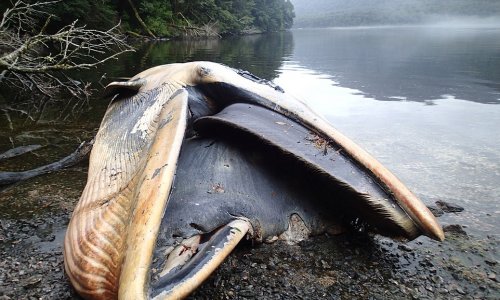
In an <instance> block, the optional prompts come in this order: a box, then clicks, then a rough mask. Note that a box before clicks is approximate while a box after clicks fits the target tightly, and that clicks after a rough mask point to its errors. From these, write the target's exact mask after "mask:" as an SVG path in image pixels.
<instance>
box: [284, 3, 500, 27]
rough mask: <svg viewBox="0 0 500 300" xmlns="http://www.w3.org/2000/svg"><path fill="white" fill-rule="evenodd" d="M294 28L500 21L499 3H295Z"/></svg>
mask: <svg viewBox="0 0 500 300" xmlns="http://www.w3.org/2000/svg"><path fill="white" fill-rule="evenodd" d="M292 2H293V5H294V7H295V13H296V15H297V18H296V19H295V22H294V26H295V27H299V28H300V27H329V26H363V25H366V26H370V25H400V24H422V23H429V22H439V21H443V22H445V21H448V20H456V19H464V18H465V19H472V18H475V19H483V20H484V19H485V18H488V19H496V20H499V21H500V1H498V0H439V1H436V0H420V1H416V0H377V1H372V0H292Z"/></svg>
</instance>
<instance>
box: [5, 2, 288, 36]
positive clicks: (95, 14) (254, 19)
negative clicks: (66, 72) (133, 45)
mask: <svg viewBox="0 0 500 300" xmlns="http://www.w3.org/2000/svg"><path fill="white" fill-rule="evenodd" d="M27 1H32V2H35V1H37V0H27ZM3 4H5V3H3V2H2V4H0V8H1V7H2V6H3ZM136 12H137V14H136ZM50 13H52V14H54V15H55V16H56V17H55V18H54V19H53V25H52V28H60V27H61V26H62V25H66V24H69V23H71V22H73V21H74V20H78V22H79V24H80V25H82V24H85V25H87V28H92V29H101V30H104V29H108V28H110V27H112V26H113V25H116V24H117V23H118V22H120V21H121V26H122V28H123V29H124V30H125V31H131V32H135V33H139V34H143V35H146V32H145V27H144V26H143V25H142V24H141V23H142V22H143V23H144V24H145V25H146V27H147V29H149V30H150V31H152V32H153V33H154V35H156V36H160V37H161V36H176V35H185V34H188V33H187V32H188V30H193V29H194V30H196V29H200V30H201V31H203V30H204V28H207V27H210V28H211V29H212V30H213V31H214V32H216V33H219V34H222V35H231V34H240V33H243V32H258V31H261V32H273V31H280V30H284V29H288V28H291V27H292V25H293V18H294V16H295V14H294V8H293V4H292V3H291V2H290V0H131V1H129V0H62V1H61V2H58V3H56V4H54V5H53V6H52V8H51V10H50ZM137 15H138V16H139V17H137Z"/></svg>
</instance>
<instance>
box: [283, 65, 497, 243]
mask: <svg viewBox="0 0 500 300" xmlns="http://www.w3.org/2000/svg"><path fill="white" fill-rule="evenodd" d="M293 58H299V57H297V56H294V57H293ZM330 72H331V73H334V72H333V71H330ZM336 79H337V78H336V77H333V76H332V75H331V74H325V73H321V72H318V71H315V70H310V69H307V68H305V67H304V66H302V65H301V64H300V63H299V62H287V63H285V64H284V66H283V68H282V69H281V74H280V76H279V77H278V78H277V79H276V80H275V82H276V83H278V84H279V85H280V86H282V87H283V88H284V89H285V90H286V91H288V92H291V93H293V94H296V95H298V96H299V97H300V98H304V99H306V100H307V103H308V104H309V105H310V106H311V107H312V108H313V109H314V110H316V111H318V112H321V113H322V114H323V115H325V117H326V118H327V119H328V120H329V121H330V123H332V124H333V125H334V126H335V127H336V128H338V129H339V130H340V131H341V132H343V133H344V134H346V135H347V136H349V137H350V138H352V139H353V140H354V141H356V142H357V143H358V144H361V145H362V146H363V148H365V149H367V150H368V151H369V152H370V153H372V154H373V155H374V156H375V157H376V158H377V159H378V160H380V161H381V162H382V163H383V164H384V165H386V166H387V167H388V168H389V169H390V170H391V171H393V172H394V173H395V174H396V175H397V176H398V177H400V178H401V179H402V181H403V182H404V183H405V184H407V185H408V186H409V187H410V189H412V190H413V191H414V192H415V193H416V194H417V195H418V196H419V197H420V198H421V199H422V200H423V201H424V202H425V203H426V204H427V205H433V204H434V202H435V201H436V200H444V201H449V202H451V203H456V204H459V205H461V206H464V207H465V208H466V211H465V212H463V213H461V214H460V215H446V216H444V217H442V218H441V222H443V223H444V224H450V223H451V224H454V223H459V224H462V225H465V226H468V227H469V228H468V229H467V231H468V232H469V233H475V234H479V235H485V234H495V229H496V228H498V227H499V226H500V203H499V202H498V201H497V199H499V198H500V186H499V185H498V182H500V164H499V163H498V162H499V161H500V150H499V149H500V133H499V131H498V128H499V127H500V119H499V118H498V116H499V115H500V106H498V105H484V104H480V103H475V102H471V101H466V100H461V99H456V98H455V97H454V96H451V95H447V96H445V97H438V98H436V99H428V100H427V102H424V103H420V102H416V101H408V100H404V101H374V100H380V99H377V98H373V95H366V94H364V93H363V92H362V91H360V90H356V89H352V88H346V87H343V86H341V85H339V83H338V82H337V81H335V80H336ZM428 103H434V104H435V105H428Z"/></svg>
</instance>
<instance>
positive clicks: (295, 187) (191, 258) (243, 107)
mask: <svg viewBox="0 0 500 300" xmlns="http://www.w3.org/2000/svg"><path fill="white" fill-rule="evenodd" d="M194 129H195V130H196V131H197V133H198V136H196V137H193V138H190V139H188V140H185V141H184V144H183V148H182V150H181V154H180V157H179V161H178V170H177V175H176V179H175V182H174V185H173V187H172V192H171V194H170V196H169V202H168V204H167V207H166V210H165V215H164V216H163V220H162V224H161V226H160V232H159V234H158V238H157V245H156V249H155V254H154V259H153V263H152V268H151V275H150V278H151V279H150V281H151V284H150V291H151V295H152V296H153V297H160V296H161V297H163V296H165V295H170V294H173V293H175V295H178V294H179V293H181V294H182V293H183V292H182V289H183V287H185V286H190V287H192V286H193V285H195V284H201V282H202V281H203V280H198V279H199V278H200V277H203V276H205V275H206V274H209V273H211V272H212V271H213V269H214V268H215V267H213V265H212V263H213V264H215V263H217V264H220V263H221V262H222V261H223V259H224V258H225V256H223V255H226V253H229V252H230V251H231V250H232V249H233V248H234V246H235V245H236V244H237V243H238V242H239V241H240V240H241V239H243V238H244V237H245V236H248V237H250V238H251V239H252V240H255V241H263V240H269V239H272V238H273V237H275V236H280V237H283V238H285V239H289V240H294V239H304V238H307V237H308V236H310V235H317V234H322V233H324V232H330V231H329V230H331V229H332V228H333V229H334V230H333V231H335V230H336V231H339V229H340V228H346V227H349V226H350V227H353V226H354V227H356V229H359V228H361V227H362V228H366V230H368V231H371V232H375V233H379V234H383V235H387V236H391V237H393V238H402V239H413V238H415V237H417V236H418V235H420V234H421V232H420V230H419V229H418V227H417V226H416V224H415V223H414V222H413V220H412V219H411V218H410V217H409V216H408V215H407V214H406V213H405V212H404V210H403V209H401V208H400V207H399V206H398V204H397V201H396V200H395V199H393V198H392V195H391V194H389V193H387V192H386V191H385V190H384V189H383V188H382V187H381V186H380V185H379V184H377V183H376V181H375V180H373V178H371V177H370V176H369V175H368V174H366V172H364V170H363V168H362V167H361V166H359V165H357V164H356V163H354V162H353V161H352V160H351V159H350V158H349V157H348V156H346V155H345V154H344V153H343V152H342V151H341V149H340V148H339V147H336V145H334V144H332V143H329V142H327V141H326V140H325V139H323V138H321V136H319V135H317V134H315V133H313V132H311V131H310V130H308V129H306V128H305V127H303V126H301V125H300V124H298V123H296V122H294V121H292V120H290V119H289V118H287V117H284V116H283V115H281V114H279V113H276V112H273V111H271V110H268V109H265V108H262V107H258V106H254V105H250V104H233V105H230V106H228V107H226V108H225V109H223V110H222V111H221V112H220V113H218V114H216V115H213V116H209V117H202V118H199V119H198V120H197V121H196V122H195V124H194ZM187 182H189V184H188V183H187ZM235 218H236V219H235ZM332 220H335V221H332ZM235 222H236V224H238V225H234V224H235ZM241 224H243V225H241ZM299 225H300V226H299ZM235 235H237V237H235ZM227 247H230V248H231V249H230V250H226V249H229V248H227ZM206 276H208V275H206ZM203 278H205V277H203ZM191 290H192V289H191Z"/></svg>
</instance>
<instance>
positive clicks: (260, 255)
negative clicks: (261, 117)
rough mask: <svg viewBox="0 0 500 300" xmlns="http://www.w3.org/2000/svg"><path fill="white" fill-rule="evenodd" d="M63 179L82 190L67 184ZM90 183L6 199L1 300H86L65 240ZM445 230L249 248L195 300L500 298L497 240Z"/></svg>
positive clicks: (27, 185)
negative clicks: (71, 272)
mask: <svg viewBox="0 0 500 300" xmlns="http://www.w3.org/2000/svg"><path fill="white" fill-rule="evenodd" d="M58 176H72V177H74V178H75V181H76V182H78V184H76V185H77V186H73V185H69V186H64V185H63V186H61V185H60V183H59V182H58V178H60V177H58ZM82 176H84V170H80V171H79V170H66V171H63V172H61V173H58V174H51V175H48V176H44V177H43V179H34V180H29V181H27V182H24V183H22V184H20V185H19V186H16V187H12V188H10V189H8V190H4V191H2V202H3V203H2V204H1V206H2V214H1V216H0V257H1V259H0V299H78V296H77V295H76V294H75V293H74V291H73V290H72V288H71V287H70V285H69V283H68V281H67V279H66V277H65V275H64V271H63V269H64V266H63V258H62V241H63V237H64V231H65V228H66V226H67V224H68V221H69V217H70V214H71V211H72V208H73V207H74V204H75V203H76V201H77V199H78V196H79V191H80V189H79V187H78V185H82V184H83V183H82V182H83V181H84V180H82V179H81V178H80V177H82ZM79 178H80V179H79ZM30 206H36V207H40V206H45V207H44V209H43V210H39V211H27V209H28V207H30ZM440 209H443V208H442V207H441V208H440ZM7 211H16V212H17V213H16V215H15V216H14V215H9V214H7ZM445 230H446V231H447V232H446V234H447V237H446V240H445V241H444V242H442V243H438V242H434V241H430V240H429V239H427V238H424V237H421V238H419V239H417V240H415V241H412V242H410V243H401V242H396V241H392V240H390V239H386V238H382V237H378V236H369V235H366V234H364V233H347V234H343V235H340V236H326V235H323V236H318V237H314V238H311V239H309V240H307V241H303V242H300V243H299V244H297V245H287V244H286V243H284V242H280V241H279V242H275V243H273V244H262V245H251V244H250V243H246V244H243V245H240V246H239V247H238V248H237V249H236V250H235V252H234V253H233V254H231V256H230V257H229V258H228V259H227V260H226V261H225V262H224V264H223V265H222V266H221V267H220V268H219V269H218V270H217V271H216V272H215V274H213V275H212V276H211V277H210V278H209V280H207V282H205V283H204V284H203V285H202V286H201V287H200V288H199V289H198V290H197V291H196V292H195V293H194V294H193V295H191V296H190V299H318V298H330V299H499V298H500V283H499V279H498V276H499V275H500V273H499V269H500V265H499V260H498V249H499V240H498V238H497V236H488V237H487V238H486V239H484V238H480V237H475V236H471V235H467V233H466V230H464V228H462V227H461V226H460V225H447V226H445Z"/></svg>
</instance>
